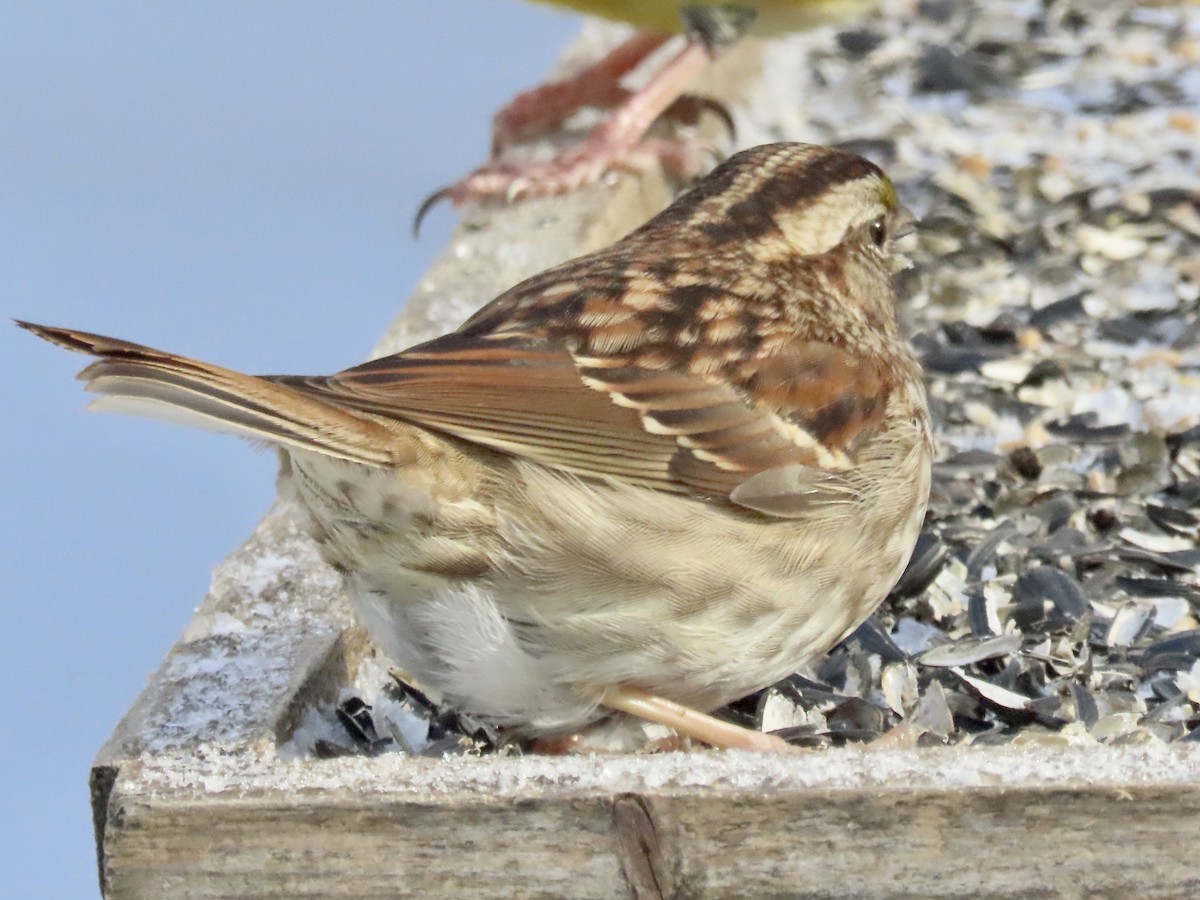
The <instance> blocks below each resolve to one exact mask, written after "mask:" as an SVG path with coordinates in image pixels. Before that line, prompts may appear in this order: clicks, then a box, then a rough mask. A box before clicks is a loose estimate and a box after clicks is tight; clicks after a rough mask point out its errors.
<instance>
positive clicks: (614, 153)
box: [417, 0, 877, 222]
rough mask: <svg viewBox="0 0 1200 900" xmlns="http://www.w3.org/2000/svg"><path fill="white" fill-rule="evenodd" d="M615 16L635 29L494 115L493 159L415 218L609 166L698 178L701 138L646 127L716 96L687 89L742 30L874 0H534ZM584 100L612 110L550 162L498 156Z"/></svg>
mask: <svg viewBox="0 0 1200 900" xmlns="http://www.w3.org/2000/svg"><path fill="white" fill-rule="evenodd" d="M537 2H540V3H547V4H551V5H554V6H561V7H568V8H571V9H576V10H579V11H580V12H584V13H588V14H590V15H594V16H601V17H603V18H606V19H611V20H613V21H617V22H627V23H629V24H630V25H633V26H635V27H637V28H638V29H639V31H638V33H637V34H635V35H634V36H633V37H631V38H630V39H629V40H627V41H625V42H624V43H623V44H621V45H619V46H618V47H617V48H616V49H614V50H612V51H611V52H610V53H608V54H607V55H606V56H604V57H603V58H601V59H600V60H598V61H596V62H595V63H592V64H591V65H589V66H587V67H586V68H584V69H583V70H582V71H580V72H578V73H576V74H575V75H573V76H571V77H570V78H568V79H566V80H564V81H557V82H550V83H547V84H544V85H541V86H539V87H536V88H534V89H533V90H530V91H526V92H525V93H523V94H520V95H518V96H517V97H516V98H515V99H514V100H513V101H512V102H511V103H510V104H509V105H508V106H506V107H504V108H503V109H501V110H500V111H499V112H498V113H497V114H496V118H495V121H494V123H493V139H492V159H491V161H489V162H488V163H487V164H485V165H484V166H482V167H480V168H479V169H477V170H475V171H474V172H473V173H471V174H470V175H468V176H467V177H466V178H464V179H462V180H461V181H459V182H458V183H456V184H454V185H451V186H450V187H448V188H445V189H444V190H441V191H438V192H437V193H436V194H434V195H433V196H432V197H430V198H429V200H427V201H426V203H425V204H424V205H423V206H422V208H421V211H420V213H418V216H417V220H418V222H419V221H420V218H421V216H422V215H424V213H425V211H426V210H427V209H428V208H429V207H430V206H431V205H432V204H433V203H435V202H437V201H438V200H442V199H449V200H451V201H452V202H453V203H455V204H459V203H463V202H468V201H472V200H481V199H486V198H491V197H495V198H506V199H510V200H511V199H515V198H517V197H520V196H537V195H546V194H556V193H563V192H566V191H570V190H573V189H574V188H576V187H579V186H581V185H584V184H588V183H590V182H593V181H596V180H597V179H599V178H600V177H602V176H603V175H604V174H606V173H607V172H612V171H642V170H645V169H646V168H648V167H649V166H651V165H655V164H659V165H662V166H663V167H664V168H665V169H667V170H668V171H670V172H672V173H674V174H677V175H680V176H683V177H685V178H691V177H694V176H695V175H697V174H698V173H699V172H700V170H701V169H702V168H703V166H704V158H703V157H704V152H703V147H702V146H701V145H699V144H698V143H696V142H695V141H691V142H689V141H684V140H680V139H678V138H665V137H653V138H650V137H647V131H648V130H649V129H650V126H651V125H653V124H654V122H655V121H656V120H657V119H658V118H659V117H660V116H662V115H663V114H664V113H669V114H670V115H672V116H675V117H677V118H681V119H689V120H690V119H694V118H695V117H696V116H697V115H698V114H699V112H701V111H703V110H705V109H712V108H713V107H714V104H711V103H708V102H706V101H703V100H701V99H698V98H695V97H686V96H685V95H684V92H685V91H686V89H687V87H688V85H689V84H691V83H692V82H693V81H695V79H696V78H697V76H698V75H699V74H700V72H702V71H703V70H704V69H705V68H706V67H707V66H708V65H709V64H711V63H712V62H713V60H715V59H716V57H717V56H718V55H719V54H720V52H721V50H723V49H724V48H725V47H727V46H728V45H729V44H730V43H732V42H733V41H735V40H737V39H738V38H740V37H742V36H743V35H745V34H750V33H752V34H762V35H774V34H782V33H785V32H789V31H799V30H803V29H806V28H812V27H815V26H817V25H820V24H824V23H827V22H831V21H839V20H845V19H848V18H851V17H853V16H855V15H858V14H861V13H864V12H866V11H867V10H870V9H871V8H873V7H874V6H876V5H877V0H739V2H733V3H729V2H725V3H719V2H692V3H681V2H678V0H537ZM679 34H683V35H684V36H685V38H686V40H685V41H683V42H682V45H681V47H680V48H679V50H678V51H677V52H676V53H674V54H673V55H671V56H670V57H669V58H668V59H667V60H666V61H665V62H664V63H663V64H662V65H661V67H659V68H658V70H657V71H656V72H655V73H654V74H653V75H652V76H651V77H650V78H649V79H648V80H647V81H646V83H645V84H644V85H643V86H642V87H640V88H639V89H637V90H636V91H631V90H628V89H626V88H624V87H622V86H621V79H622V78H623V77H624V76H625V75H627V74H628V73H629V72H631V71H633V70H634V69H635V68H637V67H638V66H639V65H641V64H642V62H644V61H645V60H646V58H647V57H648V56H649V55H650V54H652V53H654V52H655V51H656V50H658V49H659V48H660V47H662V46H663V45H664V44H665V43H667V42H668V41H670V40H671V39H672V38H674V37H675V36H676V35H679ZM582 107H597V108H607V109H610V110H611V113H610V114H609V116H608V117H607V118H606V119H605V120H604V121H603V122H602V123H601V124H600V125H598V126H596V128H595V129H594V130H593V131H592V132H591V133H590V134H589V135H588V136H587V137H586V138H584V139H583V141H582V142H580V143H578V144H576V145H573V146H570V147H568V148H567V149H566V150H564V151H562V152H561V153H560V154H559V155H558V156H557V157H555V158H554V159H552V160H551V161H549V162H542V163H513V162H509V161H505V160H504V159H502V158H501V156H502V153H503V150H504V148H505V147H506V146H508V145H509V144H510V143H511V142H513V141H514V140H515V139H517V138H521V137H525V136H528V135H530V134H534V133H537V132H541V131H546V130H549V129H552V128H554V127H556V126H558V125H560V124H561V123H562V122H563V121H564V120H565V119H566V118H567V117H568V116H570V115H571V114H572V113H574V112H575V111H577V110H579V109H581V108H582Z"/></svg>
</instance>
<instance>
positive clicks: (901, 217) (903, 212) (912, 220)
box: [892, 206, 919, 241]
mask: <svg viewBox="0 0 1200 900" xmlns="http://www.w3.org/2000/svg"><path fill="white" fill-rule="evenodd" d="M918 221H919V220H918V219H917V217H916V216H915V215H914V214H913V211H912V210H911V209H909V208H908V207H907V206H901V207H900V208H898V209H897V210H896V211H895V212H894V213H892V240H893V241H898V240H900V239H901V238H902V237H907V236H908V235H910V234H913V233H914V232H915V231H916V230H917V222H918Z"/></svg>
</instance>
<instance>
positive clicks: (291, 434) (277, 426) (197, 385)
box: [16, 321, 394, 466]
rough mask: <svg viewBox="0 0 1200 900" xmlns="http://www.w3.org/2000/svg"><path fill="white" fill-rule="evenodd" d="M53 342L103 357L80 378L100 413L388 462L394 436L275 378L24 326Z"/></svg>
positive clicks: (78, 334)
mask: <svg viewBox="0 0 1200 900" xmlns="http://www.w3.org/2000/svg"><path fill="white" fill-rule="evenodd" d="M16 324H18V325H20V326H21V327H22V328H24V329H26V330H27V331H31V332H33V333H34V334H36V335H37V336H38V337H41V338H44V339H45V340H47V341H49V342H50V343H52V344H57V345H58V346H60V347H65V348H67V349H68V350H74V351H75V352H77V353H87V354H89V355H91V356H96V357H99V359H98V360H97V361H96V362H94V363H92V364H91V365H90V366H88V367H87V368H86V369H84V370H83V371H82V372H80V373H79V378H80V379H81V380H83V381H84V382H86V387H87V390H89V391H93V392H95V393H98V394H101V395H102V396H101V397H100V398H99V399H98V400H96V401H94V402H93V403H92V404H91V405H92V408H93V409H99V410H104V411H112V412H131V413H136V414H139V415H147V416H151V417H154V418H160V419H167V420H168V421H173V422H181V423H183V424H188V425H194V426H197V427H200V428H206V429H208V430H211V431H221V432H226V433H231V434H236V435H238V436H241V437H246V438H251V439H254V440H264V441H269V442H271V443H274V444H281V445H284V446H287V447H293V448H296V449H302V450H312V451H315V452H318V453H324V454H326V455H328V456H334V457H338V458H340V459H346V460H350V461H352V462H359V463H364V464H366V465H376V466H379V465H387V464H388V463H389V462H391V460H392V454H391V452H390V448H391V445H392V444H393V442H394V437H393V435H392V432H391V431H390V430H388V429H387V428H386V427H384V426H383V425H381V424H380V423H378V422H377V421H374V420H373V419H370V418H368V417H366V416H361V415H356V414H354V413H352V412H350V411H348V410H345V409H342V408H340V407H337V406H333V405H332V404H329V403H326V402H323V401H321V400H317V399H315V398H313V397H310V396H307V395H305V394H304V393H302V392H301V391H298V390H296V389H294V388H291V387H288V386H286V385H283V384H279V383H277V382H275V381H273V380H271V379H269V378H260V377H257V376H254V375H243V374H241V373H240V372H234V371H232V370H230V369H223V368H221V367H220V366H214V365H211V364H210V363H205V362H200V361H199V360H195V359H189V358H188V357H186V356H178V355H176V354H174V353H166V352H164V351H162V350H155V349H153V348H151V347H144V346H142V345H141V344H134V343H131V342H129V341H122V340H119V339H117V338H110V337H105V336H103V335H98V334H89V333H87V332H84V331H75V330H73V329H70V328H54V327H50V326H46V325H35V324H33V323H32V322H22V321H17V323H16Z"/></svg>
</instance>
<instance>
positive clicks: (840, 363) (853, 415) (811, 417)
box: [741, 341, 888, 455]
mask: <svg viewBox="0 0 1200 900" xmlns="http://www.w3.org/2000/svg"><path fill="white" fill-rule="evenodd" d="M741 371H742V375H743V377H744V378H745V380H746V381H745V383H746V387H747V390H749V391H750V392H751V393H752V394H753V395H754V396H757V397H760V398H762V400H761V402H762V403H763V405H764V406H768V407H771V408H773V409H775V410H776V411H777V412H778V413H779V415H780V416H781V417H782V418H784V419H786V420H787V421H788V422H791V423H793V424H795V425H798V426H799V427H801V428H803V429H804V430H805V431H806V432H807V433H808V434H810V435H812V437H814V438H815V439H817V440H818V441H820V442H821V443H822V444H823V445H824V446H825V447H827V448H829V449H830V450H840V451H844V452H846V453H849V454H851V455H853V453H854V451H855V450H856V449H857V448H858V447H860V446H861V445H862V443H863V442H864V441H865V440H867V439H868V438H869V437H870V435H871V434H873V433H874V432H875V431H876V430H877V429H878V428H879V426H880V425H881V424H883V419H884V415H885V412H886V408H887V398H888V381H887V376H886V373H885V371H884V369H883V368H882V366H880V364H879V363H878V362H877V361H875V360H871V359H865V358H863V357H861V356H856V355H854V354H852V353H850V352H848V351H847V350H845V349H843V348H841V347H837V346H834V345H833V344H828V343H824V342H822V341H796V342H794V343H793V344H791V345H790V346H788V347H786V348H784V349H783V351H782V352H780V353H775V354H772V355H771V356H769V357H764V358H758V359H749V360H747V361H745V362H744V363H742V365H741Z"/></svg>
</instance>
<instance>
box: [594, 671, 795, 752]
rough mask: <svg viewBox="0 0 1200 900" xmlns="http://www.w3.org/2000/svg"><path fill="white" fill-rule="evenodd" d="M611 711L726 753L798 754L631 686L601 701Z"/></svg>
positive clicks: (777, 742)
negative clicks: (646, 721) (653, 724)
mask: <svg viewBox="0 0 1200 900" xmlns="http://www.w3.org/2000/svg"><path fill="white" fill-rule="evenodd" d="M600 702H601V703H603V704H604V705H605V706H608V707H611V708H612V709H619V710H621V711H622V712H626V713H629V714H630V715H633V716H638V717H640V718H643V719H649V720H650V721H651V722H658V723H659V724H660V725H666V726H667V727H669V728H674V729H675V730H676V731H677V732H679V733H680V734H682V735H686V736H688V737H690V738H695V739H696V740H698V741H703V742H704V743H706V744H710V745H712V746H713V747H720V748H722V749H725V750H757V751H760V752H763V753H799V752H801V751H799V750H797V749H796V748H795V747H793V746H792V745H791V744H789V743H788V742H787V741H785V740H783V739H782V738H778V737H776V736H775V735H773V734H764V733H763V732H761V731H751V730H750V729H749V728H742V727H741V726H740V725H734V724H732V723H730V722H722V721H721V720H720V719H717V718H714V717H713V716H710V715H708V714H707V713H702V712H700V711H699V710H695V709H691V708H690V707H687V706H684V705H683V704H681V703H675V702H674V701H673V700H666V699H664V698H662V697H656V696H654V695H653V694H647V693H646V692H645V691H641V690H638V689H637V688H631V687H619V688H611V689H610V690H608V691H607V692H606V693H605V694H604V698H603V699H602V700H601V701H600Z"/></svg>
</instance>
